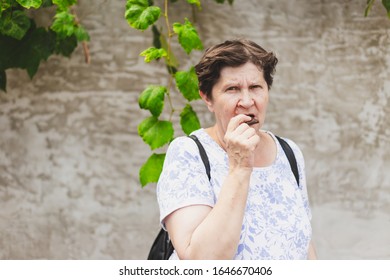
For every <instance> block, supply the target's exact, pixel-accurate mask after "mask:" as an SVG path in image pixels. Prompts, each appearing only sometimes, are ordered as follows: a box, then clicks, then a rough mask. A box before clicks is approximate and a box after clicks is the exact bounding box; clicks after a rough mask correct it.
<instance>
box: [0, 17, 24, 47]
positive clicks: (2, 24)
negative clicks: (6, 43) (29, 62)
mask: <svg viewBox="0 0 390 280" xmlns="http://www.w3.org/2000/svg"><path fill="white" fill-rule="evenodd" d="M30 26H31V21H30V19H29V17H28V16H27V15H26V14H25V13H24V12H23V11H18V10H16V11H9V12H5V13H3V14H2V15H1V17H0V33H2V34H4V35H7V36H10V37H12V38H15V39H18V40H21V39H22V38H23V37H24V35H26V32H27V31H28V29H29V28H30Z"/></svg>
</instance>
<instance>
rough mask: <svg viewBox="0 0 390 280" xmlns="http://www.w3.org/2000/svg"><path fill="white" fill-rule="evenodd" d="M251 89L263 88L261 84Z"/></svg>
mask: <svg viewBox="0 0 390 280" xmlns="http://www.w3.org/2000/svg"><path fill="white" fill-rule="evenodd" d="M250 88H251V89H259V88H262V87H261V85H253V86H251V87H250Z"/></svg>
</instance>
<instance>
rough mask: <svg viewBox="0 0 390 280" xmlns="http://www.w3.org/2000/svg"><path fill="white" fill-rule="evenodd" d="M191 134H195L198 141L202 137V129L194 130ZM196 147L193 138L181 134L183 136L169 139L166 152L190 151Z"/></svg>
mask: <svg viewBox="0 0 390 280" xmlns="http://www.w3.org/2000/svg"><path fill="white" fill-rule="evenodd" d="M191 134H193V135H195V136H197V137H198V139H199V140H200V141H202V140H201V139H202V138H203V133H202V129H199V130H195V131H194V132H192V133H191ZM196 149H197V148H196V144H195V142H194V140H192V139H191V138H190V137H188V136H186V135H183V136H178V137H176V138H175V139H173V140H172V141H171V143H170V144H169V146H168V151H167V152H169V153H172V152H174V153H177V152H179V151H187V152H191V151H192V150H194V151H195V150H196Z"/></svg>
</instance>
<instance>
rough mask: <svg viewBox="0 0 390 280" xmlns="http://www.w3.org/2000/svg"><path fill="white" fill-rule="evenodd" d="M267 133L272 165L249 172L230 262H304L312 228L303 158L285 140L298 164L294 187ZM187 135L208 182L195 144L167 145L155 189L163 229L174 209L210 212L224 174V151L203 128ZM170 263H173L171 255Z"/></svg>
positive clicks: (177, 141) (185, 139)
mask: <svg viewBox="0 0 390 280" xmlns="http://www.w3.org/2000/svg"><path fill="white" fill-rule="evenodd" d="M267 133H269V134H270V135H271V136H272V137H273V138H274V140H275V141H276V143H277V156H276V160H275V162H274V163H273V164H272V165H271V166H268V167H259V168H254V169H253V172H252V175H251V180H250V189H249V193H248V200H247V205H246V210H245V215H244V219H243V223H242V230H241V236H240V242H239V244H238V246H237V251H236V254H235V256H234V259H245V260H252V259H265V260H275V259H277V260H282V259H288V260H290V259H306V258H307V252H308V247H309V242H310V240H311V234H312V229H311V225H310V220H311V211H310V208H309V201H308V195H307V189H306V178H305V166H304V159H303V155H302V152H301V151H300V149H299V148H298V146H297V145H296V144H295V143H294V142H293V141H291V140H289V139H285V140H286V141H287V142H288V143H289V145H290V146H291V148H292V149H293V151H294V154H295V157H296V159H297V162H298V169H299V177H300V178H299V180H300V186H299V187H298V186H297V183H296V180H295V177H294V175H293V173H292V171H291V168H290V165H289V162H288V160H287V157H286V156H285V154H284V152H283V149H282V147H281V146H280V144H279V142H278V141H277V140H276V138H275V136H274V135H273V134H272V133H270V132H267ZM193 134H195V135H196V136H197V137H198V138H199V140H200V141H201V143H202V144H203V146H204V148H205V150H206V153H207V155H208V157H209V161H210V167H211V180H210V181H209V179H208V177H207V175H206V170H205V167H204V164H203V162H202V160H201V157H200V154H199V150H198V147H197V146H196V144H195V142H194V141H193V140H192V139H190V138H189V137H178V138H176V139H175V140H174V141H172V143H171V144H170V146H169V148H168V151H167V155H166V158H165V162H164V168H163V171H162V173H161V176H160V179H159V182H158V184H157V200H158V203H159V207H160V221H161V223H162V225H163V226H164V218H165V217H166V216H168V215H169V214H170V213H172V212H173V211H175V210H177V209H179V208H182V207H185V206H189V205H196V204H198V205H199V204H202V205H209V206H211V207H213V206H214V205H215V203H216V201H217V200H218V195H219V192H220V189H221V186H222V184H223V181H224V178H225V177H226V175H227V173H228V157H227V154H226V152H225V151H224V150H223V149H222V148H221V147H220V146H219V145H218V144H217V143H216V142H215V141H214V140H213V139H212V138H211V137H210V136H209V135H208V134H207V133H206V131H205V130H204V129H199V130H197V131H195V132H193ZM221 234H223V233H221ZM171 259H177V255H176V252H174V253H173V255H172V256H171Z"/></svg>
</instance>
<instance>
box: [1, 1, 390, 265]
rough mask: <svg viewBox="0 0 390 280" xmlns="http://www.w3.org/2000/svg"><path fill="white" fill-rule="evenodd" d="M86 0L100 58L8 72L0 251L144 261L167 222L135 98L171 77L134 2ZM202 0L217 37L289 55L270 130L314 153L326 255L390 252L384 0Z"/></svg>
mask: <svg viewBox="0 0 390 280" xmlns="http://www.w3.org/2000/svg"><path fill="white" fill-rule="evenodd" d="M79 2H80V6H79V8H78V10H77V12H78V14H79V17H80V18H81V20H82V22H83V23H84V25H85V26H86V28H87V29H88V31H89V32H90V35H91V42H90V44H89V46H90V51H91V55H92V62H91V64H90V65H86V64H85V63H84V61H83V59H84V58H83V53H82V49H81V48H78V49H77V51H76V52H75V53H74V54H73V56H72V57H71V58H70V59H67V58H63V57H51V58H50V59H49V60H48V61H47V62H45V63H43V64H42V65H41V67H40V68H39V71H38V73H37V75H36V76H35V77H34V79H33V80H32V81H30V79H29V78H28V76H27V74H26V73H25V72H24V71H20V70H10V71H7V75H8V79H9V80H8V93H7V94H4V93H1V94H0V133H1V134H0V135H1V137H0V203H1V212H0V258H1V259H144V258H145V257H146V255H147V252H148V249H149V246H150V244H151V242H152V240H153V238H154V235H155V233H156V232H157V230H158V209H157V204H156V200H155V190H154V189H155V185H148V186H147V187H145V188H144V189H141V187H140V184H139V181H138V170H139V167H140V166H141V164H142V163H143V162H144V161H145V160H146V158H147V157H148V155H149V152H150V151H149V148H148V146H147V145H146V144H144V143H143V142H142V140H141V139H140V138H139V137H138V135H137V125H138V123H139V121H140V120H141V119H142V118H143V117H144V116H146V115H147V114H146V113H145V112H141V111H140V110H139V108H138V105H137V97H138V94H139V93H140V92H141V91H142V90H143V89H144V88H145V86H146V85H148V84H151V83H152V84H161V83H162V84H164V83H166V76H165V69H164V67H163V66H162V65H160V66H159V65H157V64H151V65H146V64H145V63H144V62H143V59H142V58H140V57H139V56H138V54H139V53H140V52H141V51H142V50H144V49H145V48H147V47H149V46H150V43H151V33H150V32H149V31H146V32H139V31H135V30H132V29H131V28H130V27H129V26H128V24H127V22H126V21H125V20H124V19H123V14H124V1H106V0H98V1H92V0H80V1H79ZM158 2H159V1H156V3H158ZM202 2H203V11H202V12H201V13H198V16H197V19H198V23H199V27H198V31H199V33H200V35H201V37H202V39H203V41H204V43H205V45H206V46H208V45H210V44H214V43H217V42H220V41H222V40H225V39H230V38H235V37H247V38H250V39H253V40H255V41H256V42H258V43H260V44H261V45H263V46H264V47H265V48H267V49H269V50H273V51H275V52H276V54H277V55H278V57H279V61H280V62H279V64H278V68H277V73H276V76H275V82H274V87H273V88H272V90H271V103H270V106H269V111H268V117H267V128H268V129H270V130H272V131H274V132H275V133H277V134H279V135H283V136H287V137H290V138H292V139H294V140H295V141H296V142H297V143H298V144H299V145H300V147H301V148H302V150H303V152H304V155H305V157H306V165H307V177H308V188H309V195H310V199H311V203H312V209H313V228H314V240H315V243H316V246H317V251H318V255H319V257H320V258H322V259H390V214H389V213H390V172H389V169H390V149H389V144H390V125H389V124H390V123H389V117H388V115H389V113H390V112H389V111H390V109H389V108H390V106H389V97H390V80H389V77H390V20H389V19H387V18H386V13H385V10H384V9H383V7H382V6H381V4H380V2H379V1H377V2H378V3H376V5H375V6H374V9H373V10H372V12H371V14H370V16H369V17H368V18H364V17H363V11H364V7H365V2H366V1H365V0H360V1H347V0H344V1H336V0H331V1H320V0H313V1H305V0H296V1H289V0H281V1H273V0H265V1H254V0H252V1H239V0H236V1H235V4H234V5H233V6H232V7H230V6H228V5H227V4H225V5H218V4H215V3H214V1H202ZM175 7H176V8H175V12H174V14H172V21H173V20H176V19H177V20H181V18H182V17H184V16H185V15H186V14H187V12H186V7H187V5H186V4H185V1H183V2H182V3H178V4H175ZM199 56H200V52H195V53H194V54H193V55H192V56H191V57H190V58H188V61H189V62H196V61H197V59H198V58H199ZM183 58H185V56H183ZM186 68H187V65H183V66H182V69H186ZM196 108H197V111H198V112H199V114H200V116H201V122H202V125H204V126H207V125H209V124H211V122H212V118H211V116H210V115H209V113H208V112H207V111H206V108H204V107H203V106H202V104H200V103H199V104H196Z"/></svg>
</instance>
